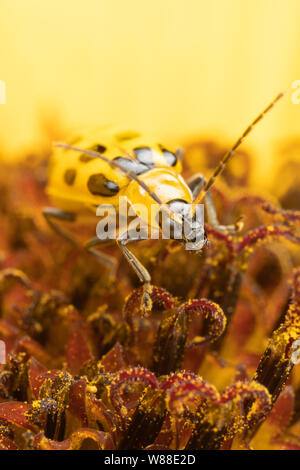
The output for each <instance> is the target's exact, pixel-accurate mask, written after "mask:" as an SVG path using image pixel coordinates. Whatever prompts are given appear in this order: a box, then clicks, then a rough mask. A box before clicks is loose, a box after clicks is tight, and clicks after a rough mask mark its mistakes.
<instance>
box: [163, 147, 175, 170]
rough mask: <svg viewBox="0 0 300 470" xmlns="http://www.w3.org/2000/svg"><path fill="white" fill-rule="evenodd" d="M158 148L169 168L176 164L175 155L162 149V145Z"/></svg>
mask: <svg viewBox="0 0 300 470" xmlns="http://www.w3.org/2000/svg"><path fill="white" fill-rule="evenodd" d="M159 147H160V149H161V151H162V153H163V154H164V157H165V159H166V161H167V164H168V165H169V166H175V165H176V163H177V156H176V155H175V153H173V152H170V150H167V149H166V148H164V147H163V146H162V145H160V144H159Z"/></svg>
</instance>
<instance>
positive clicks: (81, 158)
mask: <svg viewBox="0 0 300 470" xmlns="http://www.w3.org/2000/svg"><path fill="white" fill-rule="evenodd" d="M283 95H284V93H280V94H279V95H277V96H276V98H275V99H274V100H273V101H272V102H271V103H270V104H269V105H268V106H267V108H265V110H264V111H263V112H262V113H261V114H259V116H258V117H257V118H256V119H255V120H254V121H253V122H252V123H251V124H250V126H248V127H247V129H246V130H245V131H244V132H243V134H242V135H241V136H240V137H239V139H238V140H237V141H236V143H235V144H234V145H233V147H232V148H231V149H230V150H229V151H228V152H227V153H226V154H225V156H224V157H223V158H222V160H221V161H220V163H219V165H218V166H217V167H216V169H215V171H214V172H213V174H212V176H211V177H210V178H209V179H208V180H207V181H206V180H205V178H204V176H203V175H201V174H196V175H194V176H193V177H192V178H191V179H190V180H188V181H186V182H185V181H184V179H183V178H182V176H181V171H182V165H181V151H180V150H177V151H176V152H173V151H171V150H169V149H167V148H166V147H164V146H163V145H161V144H160V143H158V142H159V141H157V140H153V139H152V140H149V139H148V140H147V139H146V137H145V136H142V135H140V134H139V133H138V132H132V131H130V132H123V131H119V130H117V131H116V130H115V129H114V130H111V129H109V128H108V129H102V130H99V131H96V132H91V133H87V134H85V135H84V136H83V137H78V138H77V139H76V140H73V141H72V142H71V143H70V144H64V143H57V144H56V149H55V151H54V152H53V155H52V156H51V160H50V166H49V182H48V186H47V192H48V194H49V196H50V198H51V200H52V202H53V203H54V204H55V205H56V206H57V207H58V208H54V207H48V208H44V210H43V214H44V216H45V218H46V220H47V222H48V224H49V225H50V226H51V227H52V228H53V229H54V230H55V231H56V232H57V233H58V234H59V235H61V236H63V237H64V238H66V239H67V240H69V241H70V242H72V243H76V242H75V240H74V239H73V238H72V237H71V236H70V235H69V234H68V233H66V232H65V231H64V230H63V229H62V228H61V227H59V225H58V224H57V223H56V220H64V221H70V222H71V221H75V220H76V219H77V217H78V216H79V215H80V214H83V213H90V214H91V213H92V212H93V213H94V215H95V211H96V208H97V207H99V206H101V205H107V203H109V204H110V205H112V206H114V207H116V208H117V207H118V201H119V198H120V196H126V198H127V200H128V202H129V204H144V205H146V206H147V205H150V204H153V202H155V203H157V204H159V205H161V206H162V207H164V208H165V210H166V211H167V213H168V216H169V222H170V224H171V225H172V224H174V223H179V224H180V223H181V224H182V223H183V219H182V218H178V216H179V215H180V214H182V213H183V212H184V209H185V207H186V204H189V205H191V204H192V203H193V205H192V207H193V208H195V207H196V205H197V204H199V203H200V202H203V203H204V204H205V207H206V211H207V218H208V222H209V224H210V225H211V226H213V227H214V228H216V229H218V230H221V231H232V232H234V231H238V230H239V229H240V227H241V223H240V221H237V223H236V224H234V225H227V226H224V225H220V224H219V222H218V218H217V214H216V211H215V208H214V204H213V200H212V197H211V194H210V188H211V186H212V185H213V184H214V181H215V179H216V178H217V176H218V175H219V174H220V173H221V172H222V171H223V169H224V167H225V165H226V164H227V163H228V162H229V160H230V159H231V157H232V155H233V154H234V152H235V150H236V149H237V148H238V147H239V146H240V145H241V143H242V142H243V141H244V139H245V138H246V136H247V135H248V134H249V133H250V132H251V131H252V129H253V127H254V126H255V125H256V124H257V123H258V122H259V121H260V120H261V119H262V118H263V117H264V115H265V114H266V113H267V112H268V111H270V110H271V108H272V107H273V106H274V105H275V103H277V101H279V100H280V98H282V96H283ZM189 220H190V221H189V224H190V226H189V230H188V231H187V232H186V231H185V232H184V233H185V234H186V233H188V235H185V240H184V241H187V242H189V243H190V244H192V245H193V243H194V244H195V243H196V242H195V240H196V231H197V230H199V227H197V224H195V223H194V222H195V221H194V209H192V217H191V218H190V219H189ZM145 222H146V223H148V221H145ZM201 229H202V230H203V227H201ZM171 238H172V237H171ZM132 241H137V239H136V238H134V237H132V236H131V234H130V232H129V231H128V232H127V233H126V235H124V233H118V236H117V237H116V242H117V244H118V246H119V247H120V249H121V251H122V253H123V255H124V256H125V258H126V259H127V261H128V262H129V264H130V265H131V267H132V268H133V269H134V271H135V272H136V274H137V276H138V277H139V279H140V281H141V282H142V283H143V286H144V294H143V297H142V310H143V313H144V315H146V314H147V312H148V311H149V310H150V309H151V300H150V293H151V284H150V283H151V277H150V274H149V272H148V271H147V269H146V268H145V267H144V266H143V265H142V263H141V262H140V261H139V260H138V259H137V257H136V256H135V255H134V254H133V253H132V252H131V251H130V250H129V249H128V247H127V246H126V245H127V244H128V243H129V242H132ZM206 241H207V240H206V238H205V237H204V239H203V240H202V241H201V242H200V243H199V242H197V243H198V244H197V245H196V246H193V248H194V249H195V250H196V251H201V249H202V248H203V246H204V245H205V243H206ZM102 243H103V240H100V239H99V238H98V237H94V238H92V239H91V240H89V241H87V242H86V243H85V245H84V247H85V248H86V249H87V250H88V252H89V253H91V254H92V255H94V256H95V257H97V259H98V260H99V261H100V262H102V263H104V264H105V265H107V266H108V267H109V269H110V270H111V272H115V269H116V261H115V259H114V258H112V257H111V256H109V255H107V254H105V253H102V252H100V251H98V250H97V249H95V247H96V246H99V245H100V244H102Z"/></svg>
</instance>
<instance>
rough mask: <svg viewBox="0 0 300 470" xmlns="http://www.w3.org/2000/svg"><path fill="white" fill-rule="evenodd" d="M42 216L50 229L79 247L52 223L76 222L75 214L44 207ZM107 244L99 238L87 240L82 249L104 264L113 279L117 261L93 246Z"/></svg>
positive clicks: (70, 237) (69, 236)
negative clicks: (58, 221) (56, 221)
mask: <svg viewBox="0 0 300 470" xmlns="http://www.w3.org/2000/svg"><path fill="white" fill-rule="evenodd" d="M43 215H44V217H45V219H46V221H47V222H48V224H49V225H50V227H51V228H52V229H53V230H54V231H55V232H56V233H57V234H58V235H60V236H61V237H63V238H64V239H65V240H67V241H68V242H69V243H72V245H79V243H78V242H77V240H76V239H75V238H73V237H72V236H71V235H69V234H68V233H67V232H65V231H64V230H63V229H62V228H61V227H59V225H58V224H57V223H55V222H54V220H53V219H56V220H61V221H65V222H74V221H75V220H76V214H74V213H73V212H66V211H63V210H61V209H58V208H56V207H45V208H44V209H43ZM104 243H107V240H100V239H99V238H97V237H95V238H92V239H91V240H88V241H87V242H86V243H85V244H84V245H83V247H84V248H85V249H86V250H87V251H88V252H89V253H90V254H91V255H93V256H94V257H95V258H96V259H97V260H98V261H99V262H100V263H102V264H104V265H105V266H107V267H108V269H109V273H110V277H111V278H114V277H115V275H116V268H117V261H116V259H115V258H114V257H113V256H110V255H107V254H106V253H102V252H100V251H98V250H96V249H94V247H95V246H98V245H103V244H104Z"/></svg>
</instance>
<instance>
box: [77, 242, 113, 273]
mask: <svg viewBox="0 0 300 470" xmlns="http://www.w3.org/2000/svg"><path fill="white" fill-rule="evenodd" d="M109 242H111V240H101V239H100V238H98V237H94V238H91V240H88V241H87V242H86V243H85V244H84V248H85V249H86V250H87V251H88V252H89V253H90V254H91V255H93V256H95V258H97V260H98V261H99V262H100V263H102V264H104V265H105V266H107V267H108V269H109V275H110V277H111V278H115V277H116V271H117V260H116V258H114V257H113V256H110V255H108V254H107V253H103V252H102V251H98V250H95V249H94V247H95V246H99V245H105V244H107V243H109Z"/></svg>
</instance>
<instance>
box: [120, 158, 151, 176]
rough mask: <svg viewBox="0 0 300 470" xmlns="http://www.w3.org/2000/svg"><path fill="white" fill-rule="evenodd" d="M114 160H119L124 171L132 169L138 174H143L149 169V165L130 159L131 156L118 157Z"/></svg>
mask: <svg viewBox="0 0 300 470" xmlns="http://www.w3.org/2000/svg"><path fill="white" fill-rule="evenodd" d="M113 161H116V162H118V163H119V164H120V165H121V166H122V169H123V170H124V171H132V173H135V174H136V175H141V174H142V173H145V172H146V171H148V170H149V167H148V166H146V165H144V164H143V163H140V162H139V161H138V160H130V158H125V157H116V158H114V160H113Z"/></svg>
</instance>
